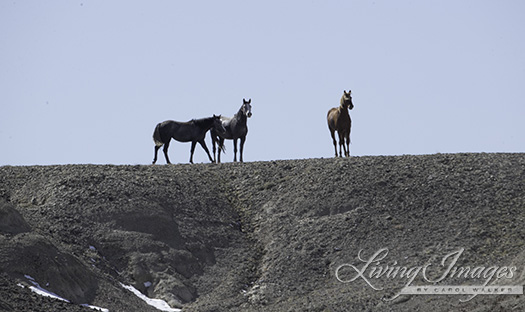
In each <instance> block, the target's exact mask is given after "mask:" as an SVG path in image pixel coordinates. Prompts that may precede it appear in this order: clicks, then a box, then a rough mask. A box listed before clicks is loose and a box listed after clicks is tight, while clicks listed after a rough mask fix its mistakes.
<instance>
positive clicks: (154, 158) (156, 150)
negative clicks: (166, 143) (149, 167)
mask: <svg viewBox="0 0 525 312" xmlns="http://www.w3.org/2000/svg"><path fill="white" fill-rule="evenodd" d="M161 146H162V145H161ZM159 149H160V146H158V145H155V157H153V164H155V163H156V162H157V152H158V151H159Z"/></svg>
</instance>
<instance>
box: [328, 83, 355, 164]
mask: <svg viewBox="0 0 525 312" xmlns="http://www.w3.org/2000/svg"><path fill="white" fill-rule="evenodd" d="M351 92H352V91H350V90H348V93H347V92H346V91H345V90H343V96H342V97H341V105H339V107H334V108H331V109H330V110H329V111H328V115H327V116H326V119H327V121H328V128H329V129H330V134H331V135H332V140H333V142H334V149H335V157H337V142H336V140H335V132H336V131H337V133H338V134H339V156H340V157H342V154H341V153H342V151H341V149H343V150H344V152H345V156H346V157H349V156H350V127H351V126H352V120H351V119H350V114H349V113H348V109H352V108H354V104H352V95H351V94H350V93H351ZM345 140H346V146H345Z"/></svg>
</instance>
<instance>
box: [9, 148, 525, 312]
mask: <svg viewBox="0 0 525 312" xmlns="http://www.w3.org/2000/svg"><path fill="white" fill-rule="evenodd" d="M524 219H525V154H437V155H426V156H389V157H351V158H349V159H309V160H286V161H272V162H254V163H244V164H238V163H235V164H234V163H227V164H220V165H217V164H198V165H172V166H166V165H157V166H109V165H108V166H102V165H67V166H32V167H10V166H5V167H0V311H93V310H90V309H89V308H86V307H82V306H80V305H79V304H90V305H94V306H98V307H102V308H105V309H108V310H109V311H158V310H156V309H155V308H154V307H152V306H150V305H147V304H146V303H145V302H144V301H143V300H141V299H139V298H138V297H137V296H136V295H135V294H133V293H132V292H130V291H129V290H127V289H125V288H124V287H122V284H123V285H131V286H134V287H135V288H136V289H138V290H139V291H140V292H142V293H143V294H146V295H147V296H148V297H150V298H158V299H162V300H164V301H166V302H167V303H168V304H169V305H170V306H171V307H172V308H181V307H182V308H183V310H184V311H352V310H353V311H362V310H375V311H407V310H418V309H420V310H425V311H428V310H433V311H473V310H476V311H509V310H513V309H517V310H521V309H523V308H524V307H525V296H524V295H479V296H476V297H474V298H470V297H471V296H469V295H464V294H456V295H451V294H427V295H399V292H400V291H401V289H402V288H403V286H405V285H407V284H408V283H409V273H410V272H412V273H418V274H414V276H413V281H412V282H411V284H410V285H437V286H440V285H483V284H487V285H523V284H524V283H525V227H524V226H523V224H524ZM381 250H383V252H380V251H381ZM374 254H376V257H375V258H374ZM447 255H449V256H448V257H447ZM455 255H457V259H456V262H454V263H453V264H454V266H455V267H460V268H463V269H462V270H463V271H460V272H463V273H457V272H456V273H457V274H456V275H455V276H454V275H446V274H445V273H446V272H445V268H446V267H447V266H448V265H449V264H450V263H452V261H453V257H454V256H455ZM371 258H372V260H370V259H371ZM368 260H370V261H368ZM367 262H369V263H368V264H367ZM442 262H443V263H442ZM350 265H352V266H353V267H351V266H350ZM425 265H428V268H429V271H430V272H427V273H428V275H423V274H422V272H421V271H417V272H416V271H415V270H412V271H407V270H408V269H410V268H417V267H422V266H425ZM467 267H469V268H470V270H471V273H472V274H467V273H466V271H465V268H467ZM491 267H493V268H494V269H490V268H491ZM475 268H477V269H476V270H477V271H475V270H474V269H475ZM501 268H504V269H505V270H506V271H501V270H500V271H498V274H494V272H496V270H498V269H501ZM380 270H383V273H384V272H387V271H388V270H390V271H389V274H388V275H386V274H383V275H382V274H380V273H381V271H380ZM403 270H404V272H406V274H404V275H403V274H401V273H400V272H402V271H403ZM502 270H503V269H502ZM359 272H361V274H362V275H361V276H360V275H359V274H360V273H359ZM394 272H397V273H394ZM473 272H477V273H473ZM491 272H492V274H491ZM505 272H506V273H507V274H504V273H505ZM500 273H501V274H500ZM443 274H445V276H444V277H443V279H442V280H441V281H438V282H436V281H437V279H438V277H439V276H442V275H443ZM496 275H499V276H500V279H499V280H497V281H496V279H497V278H496ZM429 276H430V277H429ZM425 278H427V280H425ZM428 280H430V282H429V281H428ZM432 281H434V282H435V283H432ZM35 283H38V285H39V286H40V288H42V289H45V290H47V291H50V292H53V293H55V294H56V295H58V296H60V297H62V298H65V299H67V300H69V301H70V303H67V302H64V301H60V300H57V299H52V298H47V297H43V296H40V295H37V294H36V293H34V292H32V291H31V290H30V289H29V286H34V285H35ZM374 288H375V289H374ZM391 299H393V300H391ZM517 310H516V311H517Z"/></svg>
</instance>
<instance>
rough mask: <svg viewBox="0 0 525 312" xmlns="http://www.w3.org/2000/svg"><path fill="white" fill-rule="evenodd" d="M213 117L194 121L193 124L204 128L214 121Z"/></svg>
mask: <svg viewBox="0 0 525 312" xmlns="http://www.w3.org/2000/svg"><path fill="white" fill-rule="evenodd" d="M212 119H213V117H206V118H199V119H192V120H191V122H193V123H194V124H196V125H198V126H203V125H206V124H207V123H209V122H210V121H212Z"/></svg>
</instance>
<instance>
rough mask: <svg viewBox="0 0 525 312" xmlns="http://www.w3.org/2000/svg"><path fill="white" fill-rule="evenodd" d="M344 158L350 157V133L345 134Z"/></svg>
mask: <svg viewBox="0 0 525 312" xmlns="http://www.w3.org/2000/svg"><path fill="white" fill-rule="evenodd" d="M345 154H346V157H350V133H347V134H346V152H345Z"/></svg>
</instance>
